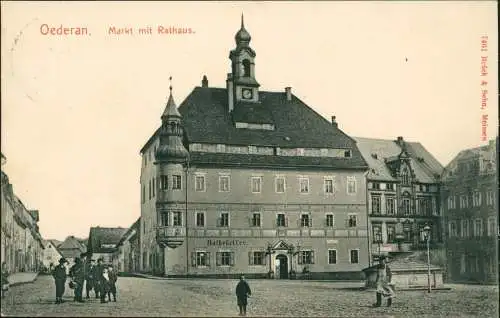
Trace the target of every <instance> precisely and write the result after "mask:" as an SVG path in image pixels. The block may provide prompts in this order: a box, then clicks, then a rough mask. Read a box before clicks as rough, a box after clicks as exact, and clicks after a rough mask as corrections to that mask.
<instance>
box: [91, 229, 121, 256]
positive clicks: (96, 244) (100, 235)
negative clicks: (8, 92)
mask: <svg viewBox="0 0 500 318" xmlns="http://www.w3.org/2000/svg"><path fill="white" fill-rule="evenodd" d="M125 232H127V229H124V228H121V227H117V228H110V227H99V226H98V227H92V228H90V233H89V238H88V252H89V253H90V254H91V257H92V259H95V260H97V259H99V258H102V259H103V262H104V263H106V264H111V263H112V262H113V253H115V252H116V250H117V244H118V243H119V242H120V239H121V238H122V236H123V234H125Z"/></svg>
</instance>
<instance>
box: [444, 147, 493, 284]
mask: <svg viewBox="0 0 500 318" xmlns="http://www.w3.org/2000/svg"><path fill="white" fill-rule="evenodd" d="M497 144H498V137H497V139H496V141H495V140H491V141H490V142H489V144H488V145H486V146H482V147H478V148H472V149H466V150H463V151H461V152H460V153H459V154H458V155H457V156H456V157H455V158H454V159H453V160H452V161H451V162H450V164H449V165H448V166H447V167H446V169H445V174H444V178H443V208H444V215H445V221H446V225H447V227H446V250H447V267H448V279H449V280H450V281H455V282H480V283H497V282H498V250H497V248H496V242H497V238H498V233H499V231H498V212H497V207H498V205H497V204H498V183H497V182H498V176H497V164H498V163H497V158H496V154H497Z"/></svg>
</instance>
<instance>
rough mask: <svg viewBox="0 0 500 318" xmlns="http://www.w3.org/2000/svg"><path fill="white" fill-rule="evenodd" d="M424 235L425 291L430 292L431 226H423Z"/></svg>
mask: <svg viewBox="0 0 500 318" xmlns="http://www.w3.org/2000/svg"><path fill="white" fill-rule="evenodd" d="M424 236H425V240H426V241H427V292H428V293H430V292H431V252H430V243H429V242H430V239H431V227H430V226H429V225H427V224H426V225H425V226H424Z"/></svg>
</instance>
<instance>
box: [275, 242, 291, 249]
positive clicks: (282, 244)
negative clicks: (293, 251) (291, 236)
mask: <svg viewBox="0 0 500 318" xmlns="http://www.w3.org/2000/svg"><path fill="white" fill-rule="evenodd" d="M273 249H274V250H288V249H290V246H289V245H288V244H287V243H285V241H283V240H280V241H278V242H277V243H276V244H274V245H273Z"/></svg>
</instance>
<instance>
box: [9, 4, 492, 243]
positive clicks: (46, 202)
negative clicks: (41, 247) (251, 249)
mask: <svg viewBox="0 0 500 318" xmlns="http://www.w3.org/2000/svg"><path fill="white" fill-rule="evenodd" d="M496 12H497V11H496V3H495V2H488V1H474V2H466V1H460V2H451V1H447V2H430V1H429V2H361V1H357V2H318V3H315V2H306V3H303V2H290V3H288V2H256V3H248V2H237V3H236V2H235V3H233V2H208V3H184V2H182V3H181V2H178V3H177V2H141V3H136V2H132V1H131V2H121V3H119V2H102V3H100V2H2V13H1V14H2V15H1V18H2V22H3V23H2V30H1V32H2V37H1V40H2V59H1V62H2V65H1V66H2V68H1V74H2V87H1V92H2V95H1V96H2V97H1V98H2V104H1V115H2V116H1V151H2V153H3V154H4V155H5V156H6V157H7V163H6V164H5V165H4V166H3V167H2V169H3V170H4V171H5V172H6V173H7V174H8V176H9V178H10V182H11V183H12V184H13V187H14V191H15V193H16V195H17V196H18V197H19V198H20V199H21V200H22V201H23V203H24V204H25V205H26V206H27V207H28V208H29V209H38V210H39V211H40V222H39V226H40V231H41V234H42V236H43V237H44V238H49V239H60V240H62V239H64V238H65V237H66V236H68V235H75V236H79V237H87V236H88V233H89V230H90V227H91V226H97V225H99V226H105V227H117V226H122V227H129V226H130V225H131V224H132V223H133V222H134V221H135V220H136V219H137V218H138V217H139V216H140V184H139V176H140V167H141V157H140V154H139V151H140V149H141V148H142V146H143V145H144V144H145V142H146V141H147V139H148V138H149V137H150V136H151V135H152V133H153V132H154V131H155V129H156V128H157V127H159V125H160V123H161V121H160V116H161V113H162V111H163V109H164V107H165V103H166V101H167V98H168V94H169V89H168V88H169V85H170V83H169V77H170V76H172V77H173V79H172V86H173V94H174V99H175V101H176V102H177V104H178V105H179V104H180V103H181V102H182V101H183V100H184V99H185V97H186V96H187V95H188V94H189V93H190V92H191V91H192V90H193V88H194V87H195V86H200V85H201V79H202V77H203V75H206V76H207V77H208V81H209V86H210V87H225V80H226V76H227V73H228V72H229V71H230V60H229V58H228V56H229V51H230V50H231V49H233V48H234V46H235V42H234V35H235V33H236V32H237V31H238V30H239V27H240V18H241V14H242V13H244V18H245V27H246V29H247V30H248V31H249V33H250V34H251V36H252V41H251V42H250V45H251V47H252V48H253V49H254V50H255V52H256V54H257V56H256V59H255V63H256V65H255V70H256V78H257V80H258V82H259V83H260V84H261V90H267V91H283V92H284V88H285V87H286V86H291V87H292V92H293V94H295V95H296V96H297V97H299V98H300V99H301V100H303V101H304V102H305V103H306V104H308V105H309V106H310V107H312V108H313V109H314V110H315V111H317V112H318V113H319V114H321V115H322V116H323V117H325V118H326V119H328V120H329V119H330V117H331V116H336V117H337V122H338V123H339V128H340V129H342V130H343V131H344V132H346V133H347V134H348V135H350V136H354V137H371V138H382V139H396V138H397V136H403V137H404V138H405V140H408V141H418V142H420V143H422V144H423V145H424V146H425V147H426V148H427V149H428V150H429V151H430V152H431V153H432V154H433V155H434V156H435V157H436V158H437V160H438V161H439V162H441V164H443V165H446V164H447V163H448V162H449V161H451V160H452V159H453V157H454V156H455V155H456V154H457V153H458V152H459V151H461V150H462V149H465V148H470V147H477V146H480V145H484V144H486V142H485V141H483V140H482V138H481V129H482V128H481V118H482V116H483V115H485V114H486V115H488V116H489V118H488V127H487V135H488V138H494V137H495V136H496V134H497V127H498V126H497V125H498V123H497V118H498V102H497V98H496V96H495V92H497V91H498V84H497V81H496V79H497V73H496V72H497V69H498V66H497V64H496V63H497V62H496V53H497V47H498V43H497V38H498V35H497V22H496V18H497V15H496ZM44 25H47V26H48V27H55V28H57V27H59V26H61V25H62V26H64V27H67V28H70V27H73V28H76V27H86V28H87V29H88V33H89V34H88V35H84V36H77V35H50V34H48V35H44V34H42V33H43V30H44V28H46V27H45V26H44ZM148 26H151V27H152V30H153V34H151V35H144V34H142V35H140V34H138V29H139V28H145V27H148ZM158 26H163V27H165V28H168V27H170V26H172V27H177V28H191V29H192V31H194V32H192V33H191V34H158V32H157V29H158ZM110 27H116V28H132V30H133V31H132V32H133V34H122V35H116V34H110V33H109V29H110ZM485 36H486V37H487V39H486V38H483V37H485ZM482 39H483V40H485V41H486V43H485V44H486V45H487V51H481V40H482ZM482 56H483V57H485V58H486V59H485V63H486V65H487V66H488V72H487V73H488V74H487V75H485V76H481V57H482ZM482 80H485V81H486V82H487V84H486V85H484V86H481V81H482ZM482 87H483V88H485V89H487V90H488V91H489V93H487V97H488V98H489V99H488V101H487V102H486V108H485V109H481V106H482V105H481V103H482V101H481V96H482V95H481V88H482Z"/></svg>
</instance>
